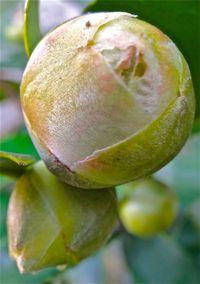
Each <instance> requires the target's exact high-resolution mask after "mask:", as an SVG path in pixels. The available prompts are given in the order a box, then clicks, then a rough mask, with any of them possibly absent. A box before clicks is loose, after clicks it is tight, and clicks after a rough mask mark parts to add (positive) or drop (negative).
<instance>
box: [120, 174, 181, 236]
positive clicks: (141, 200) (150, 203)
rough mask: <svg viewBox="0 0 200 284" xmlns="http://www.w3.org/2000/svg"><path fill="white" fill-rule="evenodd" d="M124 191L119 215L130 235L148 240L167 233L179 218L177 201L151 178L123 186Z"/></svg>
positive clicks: (160, 184)
mask: <svg viewBox="0 0 200 284" xmlns="http://www.w3.org/2000/svg"><path fill="white" fill-rule="evenodd" d="M119 189H120V190H121V189H122V190H125V195H124V198H123V199H122V200H121V202H120V203H119V215H120V219H121V221H122V224H123V225H124V227H125V228H126V229H127V231H129V232H130V233H133V234H135V235H137V236H140V237H148V236H153V235H155V234H158V233H160V232H162V231H164V230H166V229H168V228H169V227H170V226H171V225H172V223H173V222H174V220H175V218H176V216H177V209H178V201H177V198H176V196H175V194H174V193H173V192H172V191H171V190H170V188H169V187H167V186H166V185H164V184H162V183H161V182H159V181H157V180H153V179H152V178H147V179H144V180H142V181H138V182H132V183H129V184H127V185H123V186H120V187H119Z"/></svg>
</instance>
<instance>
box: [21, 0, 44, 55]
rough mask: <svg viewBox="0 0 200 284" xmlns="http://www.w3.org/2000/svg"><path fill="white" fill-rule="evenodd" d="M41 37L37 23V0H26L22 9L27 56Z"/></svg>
mask: <svg viewBox="0 0 200 284" xmlns="http://www.w3.org/2000/svg"><path fill="white" fill-rule="evenodd" d="M41 38H42V35H41V33H40V24H39V0H26V4H25V11H24V46H25V50H26V53H27V55H28V56H30V55H31V53H32V51H33V49H34V48H35V46H36V45H37V43H38V42H39V41H40V39H41Z"/></svg>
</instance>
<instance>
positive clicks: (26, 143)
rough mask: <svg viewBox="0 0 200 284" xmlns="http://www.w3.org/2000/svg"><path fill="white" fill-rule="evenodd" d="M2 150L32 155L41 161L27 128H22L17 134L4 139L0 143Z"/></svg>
mask: <svg viewBox="0 0 200 284" xmlns="http://www.w3.org/2000/svg"><path fill="white" fill-rule="evenodd" d="M0 150H1V151H5V152H14V153H19V154H20V153H23V154H26V155H32V156H34V157H35V159H39V155H38V153H37V151H36V149H35V147H34V146H33V143H32V141H31V139H30V136H29V135H28V133H27V130H26V129H25V128H20V129H19V130H18V131H17V132H15V133H12V134H10V135H8V136H6V137H4V138H2V139H1V141H0Z"/></svg>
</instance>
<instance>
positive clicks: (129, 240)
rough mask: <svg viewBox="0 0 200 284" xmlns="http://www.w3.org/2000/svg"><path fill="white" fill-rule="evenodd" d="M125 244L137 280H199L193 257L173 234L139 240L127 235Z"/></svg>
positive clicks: (156, 282) (157, 283)
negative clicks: (173, 237)
mask: <svg viewBox="0 0 200 284" xmlns="http://www.w3.org/2000/svg"><path fill="white" fill-rule="evenodd" d="M123 246H124V252H125V258H126V261H127V263H128V266H129V268H130V270H131V272H132V275H133V278H134V280H135V281H134V283H140V284H141V283H148V284H160V283H176V284H178V283H179V284H186V283H187V284H189V283H198V279H199V276H200V274H199V270H198V267H197V264H196V263H195V262H194V259H193V258H192V257H191V256H190V255H189V254H188V253H187V252H186V251H185V250H184V249H183V248H182V247H181V246H180V245H179V244H178V243H177V242H176V241H175V240H173V239H172V238H170V237H167V236H158V237H155V238H151V239H139V238H134V237H132V236H130V235H128V234H127V235H125V237H124V240H123Z"/></svg>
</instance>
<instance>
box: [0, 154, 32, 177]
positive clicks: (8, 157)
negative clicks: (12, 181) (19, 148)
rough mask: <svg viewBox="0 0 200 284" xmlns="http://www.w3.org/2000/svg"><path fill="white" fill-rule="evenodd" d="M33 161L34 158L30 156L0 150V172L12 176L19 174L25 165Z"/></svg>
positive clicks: (22, 171) (23, 170)
mask: <svg viewBox="0 0 200 284" xmlns="http://www.w3.org/2000/svg"><path fill="white" fill-rule="evenodd" d="M34 162H35V159H34V158H33V157H32V156H28V155H23V154H16V153H9V152H0V174H2V175H8V176H12V177H18V176H21V175H22V174H23V173H24V172H25V169H26V167H27V166H29V165H31V164H33V163H34Z"/></svg>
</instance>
